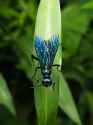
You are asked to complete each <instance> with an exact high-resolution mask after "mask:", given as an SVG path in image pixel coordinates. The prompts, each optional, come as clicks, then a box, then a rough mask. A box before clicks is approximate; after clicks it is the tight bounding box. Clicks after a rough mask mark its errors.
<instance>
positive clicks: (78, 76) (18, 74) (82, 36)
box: [0, 0, 93, 125]
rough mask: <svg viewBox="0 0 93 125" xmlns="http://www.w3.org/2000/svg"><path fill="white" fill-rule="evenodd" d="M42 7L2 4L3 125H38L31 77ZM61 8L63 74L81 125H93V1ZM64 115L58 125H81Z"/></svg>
mask: <svg viewBox="0 0 93 125" xmlns="http://www.w3.org/2000/svg"><path fill="white" fill-rule="evenodd" d="M39 2H40V1H39V0H14V1H13V0H0V74H1V75H0V125H36V124H37V123H36V111H35V102H34V89H32V88H31V86H32V85H33V84H32V81H31V79H29V77H28V73H27V72H29V67H30V65H31V58H30V57H31V44H32V43H31V41H33V37H34V27H35V19H36V14H37V9H38V5H39ZM60 6H61V14H62V34H61V35H62V52H63V58H62V73H63V75H64V79H65V80H66V81H67V84H68V86H69V88H70V91H71V93H72V96H73V98H74V101H75V103H76V107H77V110H78V112H79V115H80V119H81V121H82V123H83V125H93V84H92V82H93V0H64V1H63V0H60ZM13 102H14V103H13ZM66 103H67V104H68V105H69V101H68V100H66ZM6 107H7V108H6ZM14 107H15V108H14ZM68 108H70V110H71V108H72V107H71V105H70V107H69V106H68ZM15 109H16V112H17V117H16V118H15V117H14V116H15ZM8 110H9V111H8ZM72 110H73V108H72ZM65 112H66V113H64V112H63V110H61V108H60V107H59V109H58V121H59V124H58V125H76V123H77V124H78V122H76V121H75V119H73V116H74V112H73V111H72V112H68V110H66V111H65ZM70 113H71V114H70ZM70 115H72V117H71V116H70ZM71 118H72V119H71ZM51 124H52V123H51ZM78 125H79V124H78Z"/></svg>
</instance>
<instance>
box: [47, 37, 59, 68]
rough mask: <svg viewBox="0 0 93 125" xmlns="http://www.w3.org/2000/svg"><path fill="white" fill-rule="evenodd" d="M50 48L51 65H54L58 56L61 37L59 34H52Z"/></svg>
mask: <svg viewBox="0 0 93 125" xmlns="http://www.w3.org/2000/svg"><path fill="white" fill-rule="evenodd" d="M49 41H50V42H49V44H48V46H49V47H48V48H49V53H50V60H51V62H50V65H51V66H52V65H53V61H54V58H55V56H56V53H57V50H58V46H59V37H58V36H55V35H54V36H52V37H51V39H50V40H49Z"/></svg>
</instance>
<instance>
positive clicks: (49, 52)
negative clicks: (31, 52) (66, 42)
mask: <svg viewBox="0 0 93 125" xmlns="http://www.w3.org/2000/svg"><path fill="white" fill-rule="evenodd" d="M58 47H59V37H58V36H55V35H54V36H52V37H51V39H50V40H48V41H45V40H43V39H42V38H41V37H35V50H36V54H37V58H36V57H34V56H33V58H34V59H36V60H38V61H39V64H40V67H37V68H36V70H37V69H38V68H40V69H41V73H42V76H43V80H42V84H43V86H45V87H49V86H51V85H54V82H53V81H52V78H51V73H52V67H53V66H56V67H58V66H59V65H53V62H54V59H55V55H56V53H57V50H58Z"/></svg>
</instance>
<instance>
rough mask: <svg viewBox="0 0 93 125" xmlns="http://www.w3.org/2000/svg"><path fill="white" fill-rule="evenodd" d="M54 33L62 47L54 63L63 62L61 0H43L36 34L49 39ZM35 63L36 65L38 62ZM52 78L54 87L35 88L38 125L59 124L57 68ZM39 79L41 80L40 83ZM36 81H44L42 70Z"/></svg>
mask: <svg viewBox="0 0 93 125" xmlns="http://www.w3.org/2000/svg"><path fill="white" fill-rule="evenodd" d="M52 35H58V36H59V41H60V47H59V49H58V52H57V54H56V57H55V60H54V63H55V64H61V58H62V57H61V52H62V50H61V12H60V4H59V0H41V2H40V5H39V8H38V13H37V18H36V26H35V36H40V37H41V38H43V39H44V40H49V39H50V38H51V36H52ZM34 54H35V49H34ZM34 65H35V67H36V66H38V63H37V64H36V63H35V64H34ZM52 79H53V81H54V82H55V88H54V89H53V87H52V86H51V87H43V85H41V87H39V88H35V90H34V95H35V106H36V112H37V122H38V125H51V124H53V125H58V124H57V111H58V100H59V72H58V71H57V69H56V68H53V71H52ZM37 80H39V82H38V83H37ZM35 82H36V84H40V83H41V82H42V74H41V71H40V70H38V72H37V75H36V80H35ZM41 84H42V83H41Z"/></svg>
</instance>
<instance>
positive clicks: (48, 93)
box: [34, 70, 59, 125]
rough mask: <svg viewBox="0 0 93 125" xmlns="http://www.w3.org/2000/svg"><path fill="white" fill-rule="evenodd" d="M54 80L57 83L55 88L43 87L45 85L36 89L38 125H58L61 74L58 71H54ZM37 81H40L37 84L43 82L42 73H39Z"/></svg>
mask: <svg viewBox="0 0 93 125" xmlns="http://www.w3.org/2000/svg"><path fill="white" fill-rule="evenodd" d="M52 78H53V81H54V82H55V86H54V88H53V86H51V87H43V85H41V87H37V88H35V91H34V93H35V105H36V111H37V118H38V125H51V123H52V124H53V125H57V124H56V122H57V111H58V99H59V89H58V87H59V73H58V72H57V71H56V70H55V71H53V76H52ZM36 80H39V82H38V83H37V84H40V83H41V82H42V77H41V75H40V71H38V73H37V76H36ZM36 82H37V81H36ZM37 84H35V85H37ZM41 84H42V83H41Z"/></svg>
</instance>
